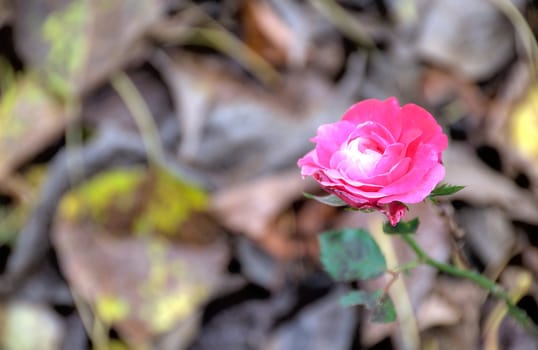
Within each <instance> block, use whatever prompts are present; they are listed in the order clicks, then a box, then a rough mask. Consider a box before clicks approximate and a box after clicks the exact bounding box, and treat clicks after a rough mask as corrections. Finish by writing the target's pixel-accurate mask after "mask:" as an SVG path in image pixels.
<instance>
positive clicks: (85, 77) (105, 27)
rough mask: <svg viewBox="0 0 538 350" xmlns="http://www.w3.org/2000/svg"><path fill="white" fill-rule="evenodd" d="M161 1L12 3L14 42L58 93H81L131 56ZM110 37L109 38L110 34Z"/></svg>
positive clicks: (25, 0)
mask: <svg viewBox="0 0 538 350" xmlns="http://www.w3.org/2000/svg"><path fill="white" fill-rule="evenodd" d="M164 5H165V1H163V0H144V1H138V0H113V1H108V0H98V1H84V0H75V1H68V0H61V1H55V2H47V3H41V2H35V1H29V0H20V1H16V2H14V27H15V43H16V46H17V49H18V52H19V54H20V55H21V56H22V58H23V59H24V61H25V63H27V64H28V66H29V67H30V68H34V69H37V70H39V71H41V72H42V73H43V74H44V76H45V77H46V78H47V79H48V81H49V83H50V84H51V87H52V88H53V89H55V90H56V91H57V92H60V93H72V92H83V91H87V90H88V89H90V88H92V87H94V86H95V85H96V84H98V83H100V82H102V81H103V80H104V79H106V78H107V77H108V75H109V74H110V73H111V72H112V71H114V70H116V69H118V67H121V65H123V64H125V63H126V62H129V61H132V60H133V57H137V56H139V54H138V53H137V52H140V50H139V48H140V46H139V45H137V44H139V43H140V41H139V40H140V39H141V37H142V36H143V34H144V33H145V31H146V30H147V29H148V28H149V26H150V25H151V24H152V23H154V22H155V21H156V20H158V19H159V18H160V16H161V15H162V12H163V10H164ZM112 33H114V34H113V35H111V34H112Z"/></svg>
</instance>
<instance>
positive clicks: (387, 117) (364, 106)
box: [342, 97, 402, 140]
mask: <svg viewBox="0 0 538 350" xmlns="http://www.w3.org/2000/svg"><path fill="white" fill-rule="evenodd" d="M399 112H400V105H399V104H398V100H396V98H394V97H390V98H388V99H386V100H385V101H381V100H377V99H368V100H364V101H361V102H359V103H356V104H354V105H353V106H351V107H350V108H349V109H348V110H347V111H346V113H344V116H343V117H342V120H346V121H349V122H351V123H353V124H355V125H359V124H361V123H364V122H368V121H371V122H375V123H379V124H381V125H383V126H385V127H386V128H387V129H388V130H389V131H390V133H391V134H392V136H393V137H394V139H396V140H397V139H399V138H400V132H401V130H402V120H401V116H400V114H399Z"/></svg>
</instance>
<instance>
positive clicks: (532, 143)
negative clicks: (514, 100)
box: [510, 86, 538, 161]
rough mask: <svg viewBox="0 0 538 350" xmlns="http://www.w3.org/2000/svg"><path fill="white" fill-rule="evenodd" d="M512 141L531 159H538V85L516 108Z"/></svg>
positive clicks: (512, 120) (513, 115)
mask: <svg viewBox="0 0 538 350" xmlns="http://www.w3.org/2000/svg"><path fill="white" fill-rule="evenodd" d="M510 132H511V139H512V140H511V141H512V143H513V145H514V147H515V148H516V149H517V150H518V151H519V152H520V153H521V154H522V155H524V156H526V157H527V158H529V159H532V160H535V161H538V86H535V87H533V88H531V89H530V90H529V92H528V93H527V96H526V97H525V98H524V99H523V100H522V101H521V102H520V103H519V104H518V105H517V106H516V107H515V108H514V110H513V112H512V119H511V128H510Z"/></svg>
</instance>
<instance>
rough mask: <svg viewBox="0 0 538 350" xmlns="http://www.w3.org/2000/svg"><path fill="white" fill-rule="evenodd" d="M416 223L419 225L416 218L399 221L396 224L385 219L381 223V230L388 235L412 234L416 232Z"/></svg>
mask: <svg viewBox="0 0 538 350" xmlns="http://www.w3.org/2000/svg"><path fill="white" fill-rule="evenodd" d="M418 225H420V220H419V219H418V218H414V219H413V220H409V221H400V222H399V223H397V224H396V226H392V225H391V224H390V222H388V221H387V222H385V223H384V224H383V232H385V233H387V234H389V235H407V234H414V233H416V232H417V229H418Z"/></svg>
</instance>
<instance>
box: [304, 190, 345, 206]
mask: <svg viewBox="0 0 538 350" xmlns="http://www.w3.org/2000/svg"><path fill="white" fill-rule="evenodd" d="M303 195H304V196H305V197H306V198H308V199H314V200H316V201H318V202H320V203H323V204H326V205H329V206H331V207H345V206H348V205H349V204H347V203H346V202H344V201H343V200H341V199H340V198H338V197H337V196H335V195H334V194H330V195H328V196H314V195H313V194H310V193H303Z"/></svg>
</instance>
